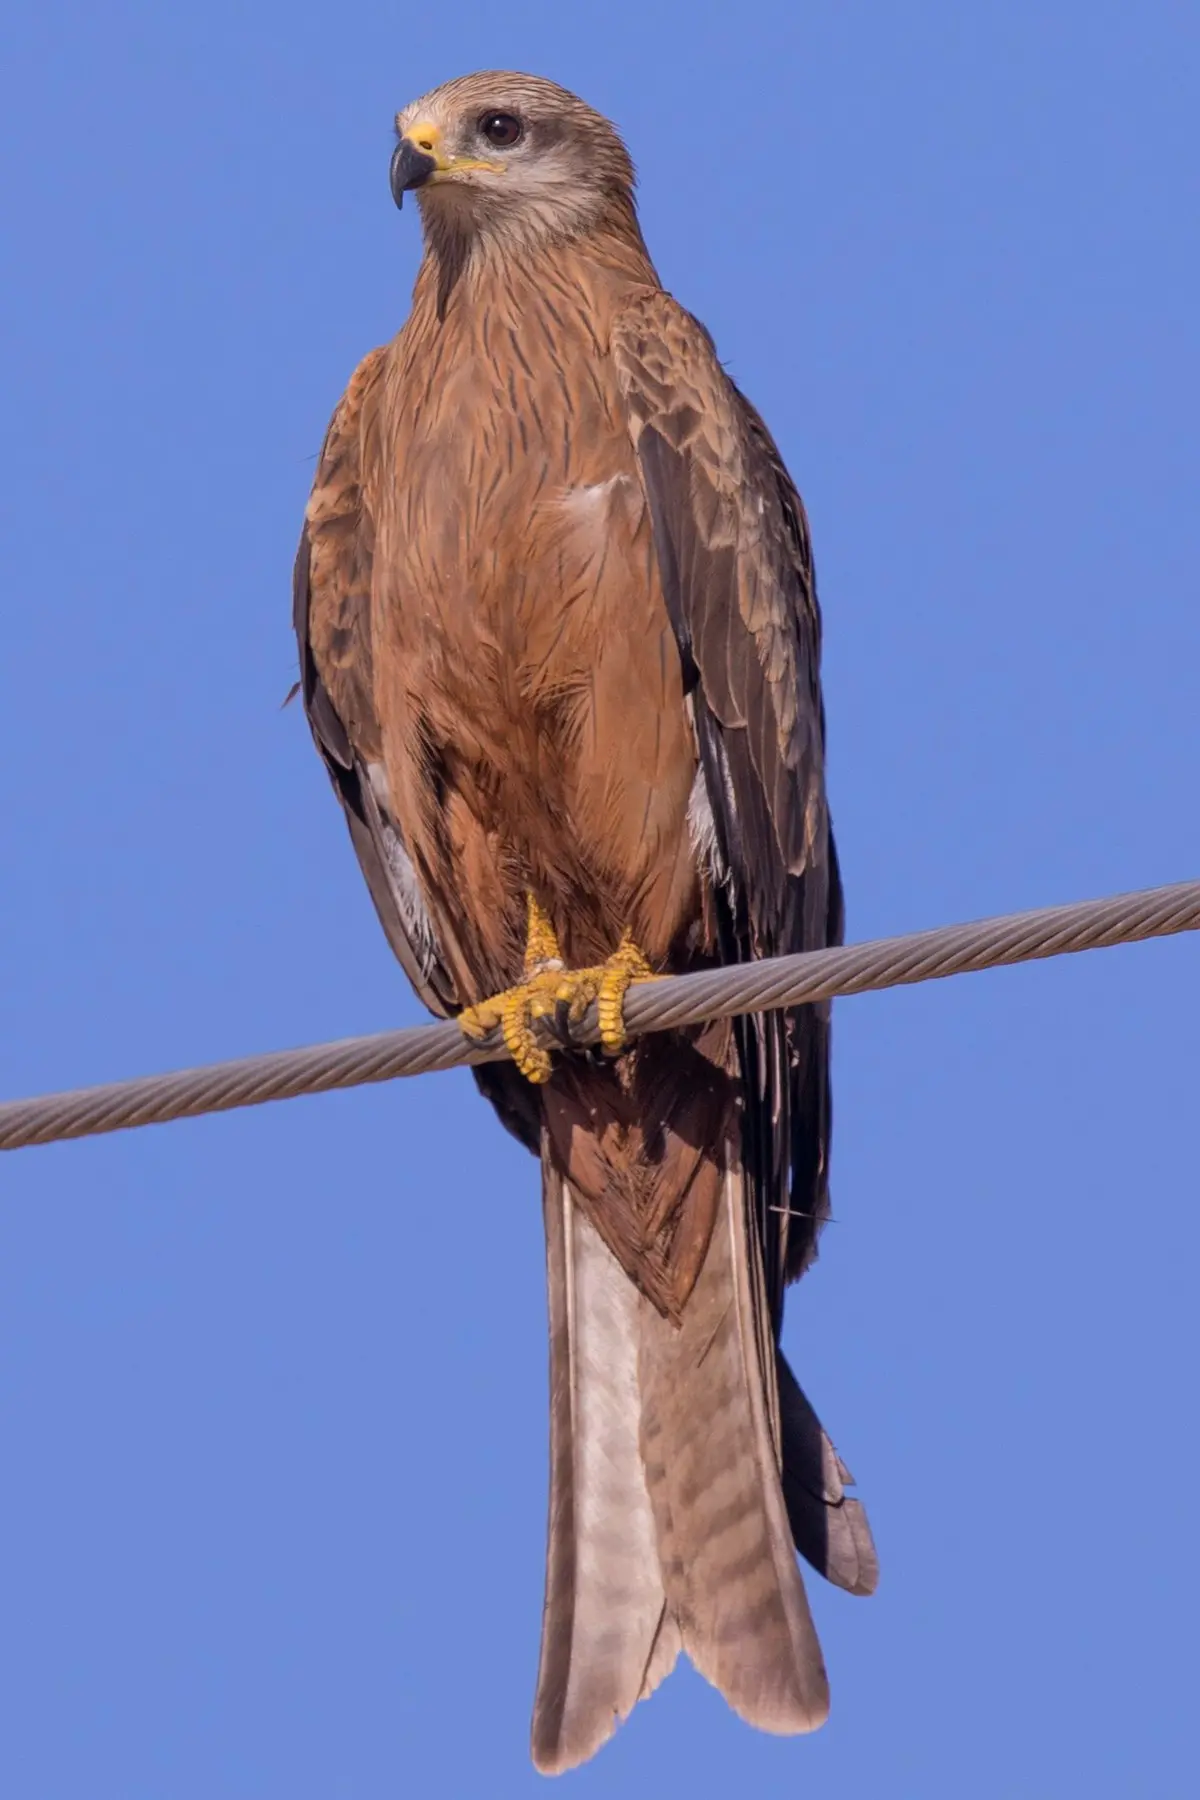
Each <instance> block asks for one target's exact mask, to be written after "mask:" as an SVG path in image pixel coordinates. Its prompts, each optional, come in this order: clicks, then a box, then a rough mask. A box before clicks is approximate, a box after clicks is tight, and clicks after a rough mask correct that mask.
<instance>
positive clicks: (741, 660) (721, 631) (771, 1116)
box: [612, 289, 842, 1318]
mask: <svg viewBox="0 0 1200 1800" xmlns="http://www.w3.org/2000/svg"><path fill="white" fill-rule="evenodd" d="M612 354H613V358H614V361H615V364H616V367H617V371H618V375H619V378H620V381H621V384H622V388H623V391H624V394H625V398H626V402H627V405H628V410H629V427H630V432H631V435H632V438H633V442H634V446H635V448H636V450H637V455H638V460H639V464H640V469H641V475H642V481H643V485H644V487H645V491H646V496H647V501H648V504H649V507H650V514H651V519H652V523H653V531H654V538H655V545H656V550H657V554H658V564H659V572H660V577H661V580H662V586H663V591H664V597H665V600H666V604H667V607H668V610H669V612H670V615H671V620H672V625H673V627H674V631H675V636H676V640H677V642H678V645H679V652H680V657H681V659H682V664H683V674H684V685H685V690H686V691H687V693H688V697H689V705H690V706H691V709H692V719H693V724H694V727H695V733H696V745H697V753H698V757H699V761H700V767H701V771H702V773H703V778H704V788H705V792H706V796H707V800H708V805H709V808H710V810H711V813H712V817H713V824H714V834H713V835H714V838H715V855H714V863H715V868H714V871H713V872H714V877H715V879H714V893H715V897H716V900H717V913H718V931H719V938H720V954H721V958H722V960H723V961H727V962H733V961H746V960H750V959H752V958H755V957H760V956H771V955H778V954H784V953H787V952H792V951H797V950H806V949H817V948H821V947H823V946H825V945H826V944H830V943H837V942H840V941H841V934H842V898H841V884H840V880H839V877H838V870H837V856H836V850H835V847H834V842H833V833H832V829H831V826H830V821H829V813H828V807H827V803H826V798H825V743H824V738H825V732H824V716H823V710H822V703H821V689H820V654H821V621H820V613H819V610H818V606H817V598H816V587H815V581H814V576H813V567H812V556H811V551H810V547H809V537H808V527H807V521H806V519H805V515H804V508H803V506H802V504H801V501H800V497H799V495H798V494H797V493H796V490H795V488H794V486H793V485H792V482H791V480H790V478H789V476H788V474H787V471H786V469H785V467H784V465H783V461H782V458H781V457H780V455H779V452H778V450H777V449H776V446H775V444H774V442H773V440H772V438H771V436H770V433H769V432H768V430H767V428H766V426H765V424H764V423H763V421H762V419H761V418H760V416H759V414H758V413H757V412H756V411H755V409H754V408H753V407H752V406H751V405H750V403H749V402H748V401H747V400H745V399H744V398H743V396H742V395H741V394H740V393H739V392H738V390H737V388H736V387H735V386H734V385H733V383H732V382H731V381H730V379H729V377H728V376H727V375H726V374H725V371H724V370H723V369H722V368H721V365H720V363H719V362H718V360H717V356H716V352H715V350H714V348H713V345H712V340H711V339H710V338H709V336H708V333H707V332H706V331H705V330H704V328H703V326H702V325H700V324H699V323H698V321H697V320H695V319H693V318H692V317H691V315H690V314H689V313H687V312H685V311H684V309H683V308H682V307H681V306H679V305H678V303H677V302H676V301H674V300H673V299H672V298H671V297H670V295H668V294H665V293H663V292H662V291H661V290H657V289H645V290H643V291H642V292H641V293H640V294H639V295H638V296H637V297H636V298H635V299H634V300H633V301H632V302H631V303H630V304H629V305H627V306H626V307H625V308H624V309H623V311H622V312H621V313H620V315H619V316H618V318H617V321H616V324H615V326H614V330H613V336H612ZM828 1039H829V1012H828V1007H802V1008H797V1009H796V1010H795V1011H793V1012H790V1013H788V1014H779V1013H776V1014H772V1015H759V1016H758V1017H756V1018H754V1019H750V1020H747V1021H746V1022H745V1023H744V1024H743V1025H741V1026H740V1027H739V1030H738V1042H739V1052H740V1055H741V1060H742V1071H743V1077H744V1080H745V1084H746V1089H747V1094H748V1099H749V1098H751V1097H756V1098H757V1104H756V1105H755V1104H748V1107H747V1118H746V1127H745V1135H746V1146H745V1154H746V1160H747V1165H748V1167H750V1168H751V1169H752V1171H753V1172H754V1187H755V1192H756V1205H757V1210H758V1214H759V1224H760V1233H761V1239H762V1243H763V1250H764V1259H765V1264H766V1268H765V1273H766V1279H767V1287H768V1293H769V1294H770V1297H771V1303H772V1309H773V1311H774V1312H775V1315H776V1318H778V1316H779V1309H780V1307H781V1303H782V1288H783V1283H784V1281H785V1280H787V1279H791V1278H794V1276H796V1275H797V1274H799V1273H800V1272H801V1270H802V1269H803V1268H804V1267H805V1266H806V1264H807V1262H808V1261H809V1260H810V1259H811V1256H812V1255H813V1253H814V1248H815V1241H816V1236H817V1231H818V1229H819V1225H820V1223H821V1221H822V1219H823V1218H824V1216H825V1215H826V1213H827V1211H828V1193H827V1166H828V1144H829V1127H830V1103H829V1076H828V1062H829V1043H828Z"/></svg>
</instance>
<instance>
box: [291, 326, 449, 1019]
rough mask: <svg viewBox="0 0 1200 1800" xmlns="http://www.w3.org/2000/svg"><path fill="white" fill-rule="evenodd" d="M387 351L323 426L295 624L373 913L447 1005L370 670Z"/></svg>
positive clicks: (410, 970)
mask: <svg viewBox="0 0 1200 1800" xmlns="http://www.w3.org/2000/svg"><path fill="white" fill-rule="evenodd" d="M385 355H386V350H385V349H383V348H381V349H378V350H373V351H372V352H371V353H370V355H369V356H367V357H365V358H364V359H363V361H362V362H361V363H360V364H359V366H358V368H357V369H356V370H355V371H354V374H353V375H352V376H351V378H350V383H349V386H348V387H347V389H346V392H345V394H344V395H343V397H342V399H341V402H340V403H339V405H338V408H337V411H336V412H335V413H334V415H333V419H332V421H331V422H330V426H329V430H328V432H327V433H326V436H325V442H324V444H323V446H322V448H321V455H320V458H319V460H318V464H317V473H316V478H315V480H314V482H313V489H312V494H311V496H310V498H309V502H308V508H307V511H306V513H305V521H304V529H303V531H302V533H301V537H300V547H299V550H298V551H297V555H296V566H295V573H294V579H293V624H294V626H295V630H296V640H297V645H298V648H299V652H300V677H301V690H302V693H303V696H304V710H305V713H306V715H307V717H308V723H309V726H310V728H311V730H312V734H313V739H314V741H315V743H316V746H317V749H318V750H319V751H320V753H321V758H322V761H323V762H324V764H325V767H326V770H327V772H328V774H329V778H330V781H331V782H332V783H333V788H334V792H335V793H336V794H337V797H338V799H339V800H340V801H341V803H342V810H343V812H344V813H345V817H346V823H347V825H348V826H349V829H350V837H351V840H352V842H353V844H354V848H355V851H356V853H357V855H358V860H359V863H360V864H361V866H362V871H363V874H364V876H365V877H366V882H367V887H368V889H369V891H370V894H371V899H372V900H373V901H374V903H375V910H376V912H377V913H378V914H379V919H380V923H381V924H382V926H383V929H384V932H385V934H386V936H387V939H388V942H389V944H390V945H391V947H392V950H393V951H394V953H395V955H396V956H397V958H398V959H399V961H400V963H401V965H402V967H403V969H404V972H405V974H406V975H407V976H408V978H409V980H410V982H411V983H412V985H413V987H414V989H415V990H416V993H417V995H418V997H419V998H420V999H421V1000H422V1001H423V1002H424V1004H425V1005H426V1006H427V1007H428V1008H429V1009H430V1011H431V1012H435V1013H440V1014H442V1015H443V1016H444V1015H446V1014H447V1013H449V1012H451V1011H453V1010H455V1009H456V1007H457V1005H458V998H457V995H456V994H455V992H454V987H453V983H452V981H451V979H450V976H449V974H448V972H447V970H446V968H445V966H444V964H443V963H442V961H441V959H440V957H439V955H438V948H437V943H436V940H435V936H434V932H433V927H432V924H431V922H430V919H429V915H428V913H427V911H426V908H425V904H424V901H423V899H422V896H421V892H420V888H419V886H418V883H417V877H416V873H415V870H414V869H413V865H412V862H411V860H410V858H409V854H408V850H407V848H406V846H405V843H404V840H403V837H402V836H401V833H400V830H399V828H398V826H397V824H396V822H395V820H394V819H393V818H392V817H391V814H390V811H389V801H388V787H387V776H386V772H385V770H384V764H383V745H382V733H381V730H380V723H379V718H378V715H377V712H376V701H375V695H374V689H373V681H372V649H371V564H372V557H373V552H374V530H373V526H372V522H371V518H370V513H369V509H368V507H367V505H366V501H365V497H364V493H363V481H362V462H363V443H364V438H365V436H366V434H367V432H368V431H369V428H370V423H371V417H372V410H373V403H374V401H375V398H376V390H377V387H378V384H379V380H380V376H381V374H382V369H383V360H384V357H385Z"/></svg>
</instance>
